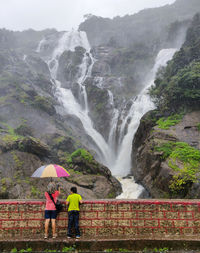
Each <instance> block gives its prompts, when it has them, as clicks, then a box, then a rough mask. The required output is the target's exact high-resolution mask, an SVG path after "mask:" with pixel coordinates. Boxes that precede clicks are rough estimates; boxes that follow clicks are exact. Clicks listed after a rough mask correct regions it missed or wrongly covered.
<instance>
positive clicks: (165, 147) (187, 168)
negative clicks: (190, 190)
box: [155, 142, 200, 194]
mask: <svg viewBox="0 0 200 253" xmlns="http://www.w3.org/2000/svg"><path fill="white" fill-rule="evenodd" d="M155 149H156V150H157V151H161V152H163V159H166V158H168V165H169V167H170V168H172V169H173V170H174V171H175V172H176V174H175V175H174V176H173V179H172V180H171V182H170V186H169V187H170V189H171V191H172V193H175V194H176V193H179V192H180V191H182V190H184V189H185V188H186V187H187V185H188V184H190V183H195V182H197V180H198V178H199V176H198V173H199V170H200V151H199V150H197V149H195V148H193V147H191V146H190V145H188V144H187V143H185V142H166V143H163V144H162V145H160V146H159V147H156V148H155Z"/></svg>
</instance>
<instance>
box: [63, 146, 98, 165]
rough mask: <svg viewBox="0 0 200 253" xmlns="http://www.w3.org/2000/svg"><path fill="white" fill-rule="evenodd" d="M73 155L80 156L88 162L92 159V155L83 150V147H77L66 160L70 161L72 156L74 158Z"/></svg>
mask: <svg viewBox="0 0 200 253" xmlns="http://www.w3.org/2000/svg"><path fill="white" fill-rule="evenodd" d="M75 157H81V158H83V159H84V160H86V161H89V162H91V161H92V160H93V156H92V155H91V154H90V153H89V152H88V151H87V150H85V149H83V148H79V149H77V150H76V151H74V152H73V153H72V154H71V155H70V157H69V158H68V160H67V162H68V163H72V161H73V158H75Z"/></svg>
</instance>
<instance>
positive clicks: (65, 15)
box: [0, 0, 175, 31]
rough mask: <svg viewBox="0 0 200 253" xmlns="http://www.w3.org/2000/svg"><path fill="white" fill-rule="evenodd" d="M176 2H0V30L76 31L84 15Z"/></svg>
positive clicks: (118, 13)
mask: <svg viewBox="0 0 200 253" xmlns="http://www.w3.org/2000/svg"><path fill="white" fill-rule="evenodd" d="M174 2H175V0H0V28H7V29H10V30H20V31H21V30H25V29H28V28H33V29H35V30H42V29H45V28H56V29H57V30H70V29H71V28H72V27H73V28H77V27H78V25H79V24H80V23H81V22H82V21H83V15H84V14H88V13H91V14H94V15H97V16H102V17H111V18H112V17H114V16H124V15H126V14H133V13H136V12H138V11H139V10H142V9H145V8H151V7H159V6H163V5H166V4H171V3H174Z"/></svg>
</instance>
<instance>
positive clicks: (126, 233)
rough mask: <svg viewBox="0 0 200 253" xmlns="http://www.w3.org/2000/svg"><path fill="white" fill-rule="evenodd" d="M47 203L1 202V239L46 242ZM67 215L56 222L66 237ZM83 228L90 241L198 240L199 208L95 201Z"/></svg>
mask: <svg viewBox="0 0 200 253" xmlns="http://www.w3.org/2000/svg"><path fill="white" fill-rule="evenodd" d="M44 208H45V202H44V201H36V200H30V201H29V200H25V201H23V200H5V201H4V200H0V239H1V240H2V239H9V238H43V235H44ZM67 219H68V216H67V211H66V210H64V211H63V212H61V213H60V214H59V216H58V218H57V232H58V235H59V236H66V232H67ZM80 228H81V232H82V235H83V236H87V237H91V238H95V237H97V238H100V237H101V238H102V237H103V238H118V237H120V238H136V239H138V238H141V239H142V238H163V239H164V238H169V239H170V238H171V239H175V238H178V239H184V238H186V237H187V238H198V237H199V236H200V205H199V202H198V201H197V200H196V201H192V200H174V201H173V200H93V201H84V204H82V205H81V212H80Z"/></svg>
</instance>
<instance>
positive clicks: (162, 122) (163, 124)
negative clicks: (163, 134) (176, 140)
mask: <svg viewBox="0 0 200 253" xmlns="http://www.w3.org/2000/svg"><path fill="white" fill-rule="evenodd" d="M182 118H183V114H174V115H171V116H169V117H168V118H160V119H159V120H158V121H157V122H156V124H157V125H158V127H159V128H161V129H166V130H167V129H169V128H170V127H171V126H175V125H176V124H178V123H179V122H180V121H181V120H182Z"/></svg>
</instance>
